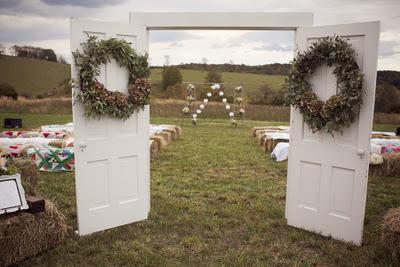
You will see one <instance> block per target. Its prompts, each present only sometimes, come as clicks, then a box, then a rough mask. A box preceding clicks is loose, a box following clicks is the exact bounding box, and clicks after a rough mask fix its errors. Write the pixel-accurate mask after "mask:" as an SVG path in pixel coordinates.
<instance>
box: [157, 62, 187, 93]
mask: <svg viewBox="0 0 400 267" xmlns="http://www.w3.org/2000/svg"><path fill="white" fill-rule="evenodd" d="M182 81H183V78H182V74H181V72H180V70H179V69H178V68H176V67H164V68H163V71H162V88H163V90H165V89H167V88H168V86H173V85H176V84H179V83H182Z"/></svg>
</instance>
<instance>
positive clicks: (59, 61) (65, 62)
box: [57, 55, 68, 64]
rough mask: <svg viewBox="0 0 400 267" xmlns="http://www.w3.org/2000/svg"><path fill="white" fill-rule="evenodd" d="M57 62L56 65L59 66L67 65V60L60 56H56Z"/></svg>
mask: <svg viewBox="0 0 400 267" xmlns="http://www.w3.org/2000/svg"><path fill="white" fill-rule="evenodd" d="M57 61H58V63H60V64H68V62H67V60H65V58H64V57H63V56H62V55H59V56H58V59H57Z"/></svg>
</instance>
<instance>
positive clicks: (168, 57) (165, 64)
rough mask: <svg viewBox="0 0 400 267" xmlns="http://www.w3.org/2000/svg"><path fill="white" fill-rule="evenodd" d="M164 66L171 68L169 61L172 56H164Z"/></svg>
mask: <svg viewBox="0 0 400 267" xmlns="http://www.w3.org/2000/svg"><path fill="white" fill-rule="evenodd" d="M164 60H165V61H164V66H169V60H170V56H169V55H165V56H164Z"/></svg>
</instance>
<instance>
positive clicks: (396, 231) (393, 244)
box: [381, 208, 400, 261]
mask: <svg viewBox="0 0 400 267" xmlns="http://www.w3.org/2000/svg"><path fill="white" fill-rule="evenodd" d="M381 231H382V232H381V239H382V243H383V245H384V246H385V247H386V248H387V249H388V250H389V251H390V252H391V253H392V256H393V257H394V258H395V259H397V260H398V261H400V208H393V209H389V211H388V212H387V213H386V215H385V216H384V217H383V221H382V225H381Z"/></svg>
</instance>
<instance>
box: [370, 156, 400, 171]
mask: <svg viewBox="0 0 400 267" xmlns="http://www.w3.org/2000/svg"><path fill="white" fill-rule="evenodd" d="M369 173H370V174H371V175H376V176H400V153H391V154H384V155H383V163H382V164H380V165H369Z"/></svg>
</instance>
